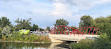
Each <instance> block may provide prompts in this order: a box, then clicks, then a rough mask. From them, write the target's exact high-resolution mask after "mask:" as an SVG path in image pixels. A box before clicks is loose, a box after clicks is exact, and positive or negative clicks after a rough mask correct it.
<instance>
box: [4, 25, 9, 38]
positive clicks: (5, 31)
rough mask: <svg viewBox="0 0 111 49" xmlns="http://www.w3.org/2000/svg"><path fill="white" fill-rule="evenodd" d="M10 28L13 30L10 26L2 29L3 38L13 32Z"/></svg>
mask: <svg viewBox="0 0 111 49" xmlns="http://www.w3.org/2000/svg"><path fill="white" fill-rule="evenodd" d="M10 30H11V28H10V27H9V26H6V27H4V28H3V30H2V38H3V37H4V36H5V35H8V34H10V33H11V31H10Z"/></svg>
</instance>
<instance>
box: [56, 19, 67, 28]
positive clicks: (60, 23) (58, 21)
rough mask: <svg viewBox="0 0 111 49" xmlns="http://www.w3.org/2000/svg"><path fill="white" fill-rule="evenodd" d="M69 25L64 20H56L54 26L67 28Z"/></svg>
mask: <svg viewBox="0 0 111 49" xmlns="http://www.w3.org/2000/svg"><path fill="white" fill-rule="evenodd" d="M68 24H69V22H68V21H67V20H64V19H59V20H56V24H55V26H58V25H64V26H67V25H68Z"/></svg>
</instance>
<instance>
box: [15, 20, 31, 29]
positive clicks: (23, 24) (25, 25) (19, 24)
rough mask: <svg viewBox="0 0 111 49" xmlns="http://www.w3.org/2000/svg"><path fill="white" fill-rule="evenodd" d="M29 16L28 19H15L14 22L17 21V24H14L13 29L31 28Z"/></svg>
mask: <svg viewBox="0 0 111 49" xmlns="http://www.w3.org/2000/svg"><path fill="white" fill-rule="evenodd" d="M30 21H31V18H29V19H28V20H25V19H21V20H19V19H17V20H16V21H15V22H16V23H17V25H16V26H15V29H16V30H20V29H28V30H30V29H31V26H30V25H31V22H30Z"/></svg>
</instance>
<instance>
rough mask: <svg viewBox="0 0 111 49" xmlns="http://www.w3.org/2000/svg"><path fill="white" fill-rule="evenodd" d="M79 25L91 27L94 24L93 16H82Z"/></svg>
mask: <svg viewBox="0 0 111 49" xmlns="http://www.w3.org/2000/svg"><path fill="white" fill-rule="evenodd" d="M80 19H81V21H80V23H79V27H89V26H91V25H92V24H93V18H92V17H90V16H87V15H84V16H82V17H81V18H80Z"/></svg>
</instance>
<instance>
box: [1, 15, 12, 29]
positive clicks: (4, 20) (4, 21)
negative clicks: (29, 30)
mask: <svg viewBox="0 0 111 49" xmlns="http://www.w3.org/2000/svg"><path fill="white" fill-rule="evenodd" d="M5 26H11V22H10V20H9V19H8V18H7V17H1V18H0V27H2V28H4V27H5Z"/></svg>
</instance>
